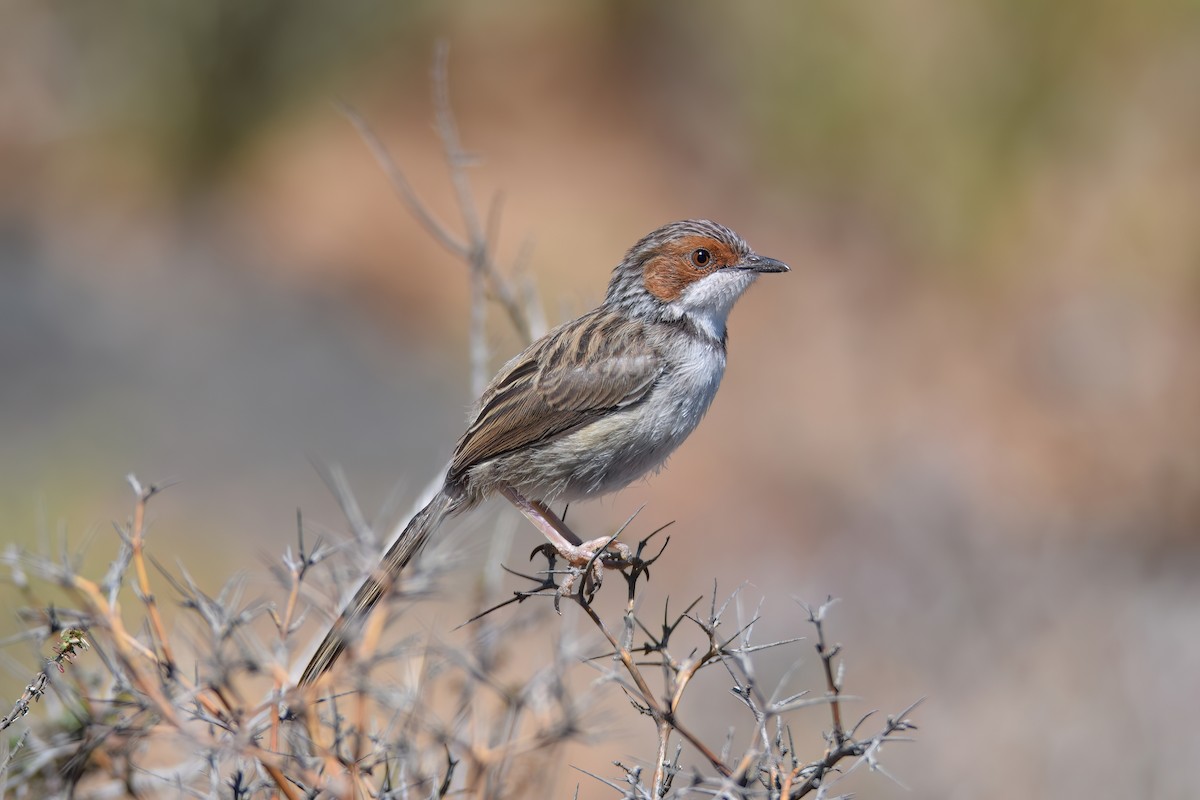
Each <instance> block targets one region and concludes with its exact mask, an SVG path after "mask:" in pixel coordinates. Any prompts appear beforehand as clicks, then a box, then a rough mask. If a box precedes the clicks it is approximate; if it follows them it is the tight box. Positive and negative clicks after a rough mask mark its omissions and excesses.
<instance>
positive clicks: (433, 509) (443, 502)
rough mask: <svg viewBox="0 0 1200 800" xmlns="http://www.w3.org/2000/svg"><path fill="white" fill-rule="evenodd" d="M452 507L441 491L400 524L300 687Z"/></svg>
mask: <svg viewBox="0 0 1200 800" xmlns="http://www.w3.org/2000/svg"><path fill="white" fill-rule="evenodd" d="M456 509H457V504H456V503H455V501H454V500H453V498H451V497H450V496H449V495H448V494H446V492H444V491H442V492H438V493H437V495H436V496H435V497H434V498H433V499H432V500H430V501H429V503H428V505H426V506H425V507H424V508H422V509H421V510H420V511H418V512H417V513H416V514H415V515H413V518H412V519H411V520H409V522H408V525H406V526H405V527H404V532H403V533H401V534H400V536H399V538H397V539H396V541H395V542H394V543H393V544H392V546H391V547H390V548H388V551H387V553H385V554H384V556H383V560H382V561H381V562H380V564H379V566H378V567H376V569H375V571H374V572H372V573H371V574H370V575H369V576H368V577H367V579H366V580H365V581H363V585H362V586H360V587H358V591H357V592H355V593H354V597H353V598H352V599H351V600H350V602H349V603H347V604H346V607H345V608H344V609H343V610H342V613H341V615H340V616H339V617H338V618H337V621H336V622H334V623H333V627H332V628H330V629H329V633H327V634H325V638H324V639H323V640H322V641H321V646H320V647H318V648H317V652H316V653H314V654H313V657H312V658H311V659H310V660H309V662H308V666H306V667H305V668H304V673H303V674H302V675H301V676H300V685H301V686H306V685H308V684H310V683H313V682H314V681H316V680H317V678H320V677H321V676H322V675H324V674H325V671H326V670H328V669H329V668H330V667H332V666H333V663H334V662H335V661H337V659H338V656H340V655H341V654H342V651H343V650H345V649H346V645H347V644H348V643H350V642H353V641H355V640H356V639H357V638H358V635H359V633H360V632H361V629H362V625H363V623H364V622H365V621H366V619H367V616H368V615H369V614H370V613H371V611H372V609H374V608H375V606H376V604H377V603H378V602H379V601H380V600H381V599H382V598H383V597H385V596H386V595H387V593H388V592H390V591H391V589H392V587H393V586H394V585H395V584H396V579H397V578H399V577H400V572H401V570H403V569H404V568H405V567H406V566H408V562H409V561H412V559H413V557H414V556H415V555H416V554H417V553H418V552H419V551H420V549H421V547H423V546H424V544H425V542H426V541H427V540H428V539H429V536H430V534H432V533H433V532H434V531H435V530H437V527H438V526H439V525H441V524H442V520H444V519H445V518H446V517H447V516H448V515H450V514H452V513H453V512H454V511H455V510H456Z"/></svg>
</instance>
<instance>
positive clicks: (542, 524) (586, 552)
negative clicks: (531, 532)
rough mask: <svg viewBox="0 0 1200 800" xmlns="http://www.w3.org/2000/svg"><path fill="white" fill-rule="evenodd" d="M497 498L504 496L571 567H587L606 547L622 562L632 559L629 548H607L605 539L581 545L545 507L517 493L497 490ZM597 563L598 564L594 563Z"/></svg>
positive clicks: (615, 546)
mask: <svg viewBox="0 0 1200 800" xmlns="http://www.w3.org/2000/svg"><path fill="white" fill-rule="evenodd" d="M499 492H500V494H502V495H504V496H505V497H506V498H507V499H508V502H510V503H512V504H513V505H514V506H516V507H517V510H518V511H520V512H521V513H522V514H524V515H525V518H526V519H528V520H529V521H530V522H532V523H533V524H534V527H536V528H537V529H538V530H539V531H541V532H542V535H543V536H545V537H546V538H547V539H549V540H550V544H551V545H552V546H553V547H554V549H555V550H557V551H558V553H559V555H561V556H562V557H563V558H565V559H566V560H567V561H568V562H569V563H570V564H571V565H572V566H576V567H581V566H583V565H585V564H587V563H588V562H589V561H591V560H592V558H594V557H595V555H596V552H597V551H598V550H600V549H601V548H602V547H605V546H606V545H607V546H608V547H609V549H611V550H613V551H614V552H615V553H616V554H617V555H618V556H619V557H620V558H621V560H623V561H628V560H630V559H631V558H632V553H631V552H630V550H629V548H628V547H626V546H625V545H623V544H620V543H619V542H614V543H612V544H611V545H610V544H609V541H608V540H609V538H611V537H608V536H605V537H603V538H601V539H592V540H591V541H589V542H585V541H583V540H582V539H580V538H579V537H578V536H577V535H575V532H574V531H572V530H571V529H570V528H568V527H567V523H565V522H563V521H562V520H561V519H559V518H558V515H557V514H555V513H554V512H553V511H551V510H550V509H549V508H547V507H546V505H545V503H541V502H539V501H537V500H530V499H529V498H527V497H525V496H524V495H522V494H521V493H520V492H518V491H517V490H515V489H513V488H512V487H509V486H501V487H500V488H499ZM597 563H599V562H597Z"/></svg>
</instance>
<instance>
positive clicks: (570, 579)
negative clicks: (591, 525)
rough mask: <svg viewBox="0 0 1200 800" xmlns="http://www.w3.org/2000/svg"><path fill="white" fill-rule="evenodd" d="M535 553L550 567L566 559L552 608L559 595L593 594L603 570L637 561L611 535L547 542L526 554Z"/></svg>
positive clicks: (556, 605) (633, 564)
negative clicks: (578, 541) (565, 542)
mask: <svg viewBox="0 0 1200 800" xmlns="http://www.w3.org/2000/svg"><path fill="white" fill-rule="evenodd" d="M539 554H540V555H543V556H545V557H546V559H547V560H548V561H549V562H550V569H551V570H554V563H555V561H556V560H557V559H558V558H559V557H562V558H563V559H564V560H565V561H566V562H567V569H566V570H564V571H563V572H564V573H565V574H564V575H563V579H562V580H561V581H560V582H559V584H558V588H557V589H556V590H555V592H554V607H555V609H556V610H557V609H558V605H559V601H560V600H561V599H562V598H563V597H570V596H571V595H573V594H576V593H577V592H579V593H586V594H587V595H588V597H589V598H590V597H591V595H593V594H595V592H596V591H597V590H598V589H599V588H600V584H601V583H603V581H604V570H605V569H625V568H627V567H632V566H636V565H637V564H638V563H639V562H640V559H639V558H638V557H637V556H636V555H635V554H634V552H633V550H632V548H630V547H629V545H627V544H625V543H624V542H617V541H614V540H613V537H611V536H605V537H603V538H600V539H592V540H591V541H587V542H583V543H582V544H578V545H567V546H562V545H554V544H551V543H549V542H547V543H545V544H541V545H538V546H537V547H535V548H534V549H533V552H531V553H530V554H529V557H530V558H533V557H534V556H536V555H539Z"/></svg>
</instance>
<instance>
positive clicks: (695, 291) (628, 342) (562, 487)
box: [300, 220, 788, 685]
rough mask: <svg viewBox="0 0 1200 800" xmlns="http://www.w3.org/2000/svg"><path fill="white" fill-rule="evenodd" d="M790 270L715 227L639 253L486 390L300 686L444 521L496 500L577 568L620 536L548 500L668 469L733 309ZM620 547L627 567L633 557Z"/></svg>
mask: <svg viewBox="0 0 1200 800" xmlns="http://www.w3.org/2000/svg"><path fill="white" fill-rule="evenodd" d="M787 271H788V267H787V265H786V264H784V263H782V262H780V261H776V260H774V259H771V258H766V257H764V256H760V255H758V254H756V253H755V252H754V251H753V250H751V249H750V246H749V245H747V244H746V242H745V241H744V240H743V239H742V238H741V237H740V236H738V235H737V234H736V233H734V232H733V231H731V230H729V229H728V228H726V227H724V226H722V225H718V224H717V223H715V222H711V221H709V220H684V221H682V222H672V223H670V224H669V225H664V226H663V227H661V228H659V229H658V230H656V231H654V232H653V233H650V234H649V235H647V236H646V237H645V238H643V239H642V240H641V241H639V242H638V243H637V244H635V245H634V246H633V247H632V248H630V250H629V252H628V253H627V254H626V255H625V258H624V260H622V261H621V263H620V264H618V265H617V267H616V269H614V270H613V274H612V279H611V280H610V281H609V284H608V293H607V295H606V296H605V298H604V302H603V303H601V304H600V306H599V307H598V308H596V309H594V310H592V311H589V312H588V313H586V314H584V315H583V316H581V317H579V318H578V319H574V320H571V321H570V322H568V323H566V324H564V325H561V326H559V327H558V328H555V329H554V330H552V331H550V332H549V333H547V334H546V335H545V336H543V337H542V338H541V339H538V340H537V341H536V342H534V343H533V344H531V345H530V346H529V347H527V348H526V349H525V350H524V351H523V352H521V353H520V354H518V355H517V356H516V357H515V358H513V359H512V360H511V361H509V362H508V363H507V364H505V365H504V367H503V368H501V370H500V372H499V373H497V375H496V377H494V378H493V379H492V381H491V383H490V384H488V386H487V388H486V389H484V391H483V395H482V396H481V397H480V398H479V402H478V404H477V406H476V409H475V412H474V421H473V422H472V423H471V425H470V427H468V428H467V431H466V433H464V434H463V435H462V438H460V439H459V440H458V444H457V445H456V446H455V448H454V456H453V459H452V460H451V462H450V467H449V469H448V470H447V472H446V476H445V480H444V482H443V484H442V488H441V490H440V491H439V492H438V493H437V495H436V496H435V497H434V498H433V499H432V500H431V501H429V503H428V505H426V506H425V507H424V508H422V509H421V510H420V511H418V512H417V513H416V515H415V516H414V517H413V518H412V520H410V521H409V523H408V525H407V526H406V527H405V529H404V531H403V533H401V534H400V536H399V538H397V539H396V541H395V543H394V544H392V546H391V547H390V548H389V549H388V551H387V553H385V554H384V556H383V561H382V562H381V564H380V566H379V567H378V568H377V569H376V570H375V571H374V572H373V573H372V574H371V575H370V576H369V577H368V578H367V579H366V580H365V582H364V583H363V585H362V586H361V587H360V588H359V590H358V591H357V592H356V593H355V595H354V597H353V598H352V599H351V600H350V602H349V603H348V604H347V606H346V608H345V609H344V610H343V611H342V613H341V615H340V616H339V617H338V619H337V621H336V622H335V623H334V624H333V626H332V628H331V629H330V631H329V633H328V634H327V635H326V636H325V639H324V641H322V642H321V645H320V647H318V648H317V651H316V653H315V655H313V657H312V659H311V660H310V661H309V663H308V666H307V667H305V669H304V673H303V675H302V676H301V678H300V684H301V685H304V684H308V683H312V682H313V681H315V680H316V679H317V678H319V677H320V676H321V675H322V674H323V673H324V672H325V671H326V670H327V669H329V667H330V666H332V664H333V662H334V661H335V660H336V659H337V657H338V656H339V655H340V654H341V652H342V650H343V649H344V648H345V647H346V645H347V644H348V643H349V642H352V641H353V640H354V639H355V638H356V636H357V635H358V634H359V631H360V629H361V627H362V623H363V621H364V620H365V619H366V617H367V615H368V614H369V613H370V612H371V610H372V609H373V608H374V607H375V605H376V604H377V603H378V602H379V600H380V599H381V598H382V597H384V596H385V595H386V594H387V593H388V592H389V591H390V590H391V588H392V586H393V585H394V584H395V582H396V579H397V577H398V576H399V575H400V571H401V570H402V569H404V567H405V565H407V564H408V562H409V561H410V560H412V558H413V556H414V555H416V553H417V552H418V551H419V550H420V548H421V547H422V546H423V545H424V544H425V542H426V541H427V540H428V539H429V536H430V535H431V534H432V533H433V532H434V531H435V530H437V528H438V526H439V525H441V523H442V522H443V521H444V520H445V519H446V518H447V517H451V516H454V515H456V514H461V513H462V512H464V511H466V510H468V509H470V508H473V507H474V506H476V505H477V504H478V503H479V502H480V501H481V500H483V499H484V498H485V497H487V496H489V495H491V494H493V493H498V494H501V495H503V496H504V497H506V498H507V499H508V500H509V501H510V502H512V504H513V505H515V506H516V507H517V508H518V509H519V510H520V511H521V513H523V514H524V515H525V516H526V517H528V518H529V520H530V521H531V522H533V524H534V525H536V526H537V528H538V529H539V530H541V531H542V533H543V534H545V535H546V537H547V538H548V539H549V540H550V542H551V544H552V545H553V546H554V548H555V549H556V550H557V551H558V552H559V553H560V554H562V556H563V557H564V558H566V560H567V561H568V562H570V563H571V564H572V565H574V566H577V567H579V566H583V565H586V564H588V563H589V562H591V561H592V559H593V556H595V555H596V553H597V552H598V551H599V550H600V549H601V548H604V547H605V546H606V545H608V544H609V539H610V538H611V537H606V538H602V539H595V540H593V541H588V542H584V541H581V540H580V539H579V537H577V536H576V535H575V534H574V533H572V532H571V530H570V529H569V528H568V527H567V526H566V524H565V523H563V521H562V520H561V519H559V518H558V517H557V516H556V515H555V514H554V512H552V511H551V510H550V508H549V504H550V503H551V502H554V501H572V500H578V499H581V498H586V497H597V496H599V495H602V494H606V493H608V492H614V491H616V490H618V489H621V488H623V487H625V486H627V485H629V484H630V483H631V482H633V481H634V480H636V479H637V478H639V477H641V476H643V475H645V474H646V473H648V472H652V471H655V470H657V469H658V468H659V467H661V466H662V464H663V462H664V461H665V460H666V458H667V457H668V456H669V455H670V454H671V452H672V451H674V450H675V448H676V447H678V446H679V444H680V443H681V442H682V441H683V440H684V439H686V438H687V436H688V434H690V433H691V432H692V430H694V429H695V427H696V425H697V423H699V422H700V418H701V417H703V416H704V412H705V411H707V410H708V406H709V404H710V403H711V402H712V399H713V396H714V395H715V394H716V391H717V386H718V385H719V384H720V383H721V376H722V374H723V373H724V372H725V339H726V332H725V320H726V318H727V317H728V316H729V311H730V309H731V308H732V307H733V304H734V302H735V301H736V300H737V299H738V297H740V296H741V294H742V292H744V291H746V289H747V288H748V287H749V286H750V284H752V283H754V280H755V279H756V278H757V277H758V276H759V274H760V273H763V272H787ZM615 549H616V550H617V553H616V560H617V561H618V562H620V561H621V560H622V559H627V558H628V555H629V551H628V548H625V547H624V546H623V545H616V546H615Z"/></svg>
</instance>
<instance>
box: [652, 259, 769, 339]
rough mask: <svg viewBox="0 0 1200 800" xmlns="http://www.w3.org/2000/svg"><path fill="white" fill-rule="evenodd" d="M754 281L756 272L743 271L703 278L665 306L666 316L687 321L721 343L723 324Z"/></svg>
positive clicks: (726, 270) (723, 335)
mask: <svg viewBox="0 0 1200 800" xmlns="http://www.w3.org/2000/svg"><path fill="white" fill-rule="evenodd" d="M757 277H758V273H757V272H752V271H750V270H746V269H723V270H719V271H717V272H714V273H712V274H711V275H706V276H704V277H703V278H701V279H700V280H698V281H696V282H695V283H693V284H691V285H690V286H688V287H687V288H686V289H684V290H683V293H682V294H681V295H680V296H679V299H678V300H676V301H674V302H673V303H671V304H670V305H668V306H667V316H668V318H670V319H682V318H683V317H687V318H688V319H689V320H691V322H692V323H693V324H695V326H696V327H697V328H699V329H700V330H701V331H702V332H703V333H705V334H707V335H708V336H711V337H712V338H713V339H715V340H717V341H724V339H725V321H726V320H727V319H728V318H729V311H730V309H732V308H733V304H734V303H735V302H737V299H738V298H739V297H741V296H742V292H744V291H746V289H748V288H750V284H752V283H754V279H755V278H757Z"/></svg>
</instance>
